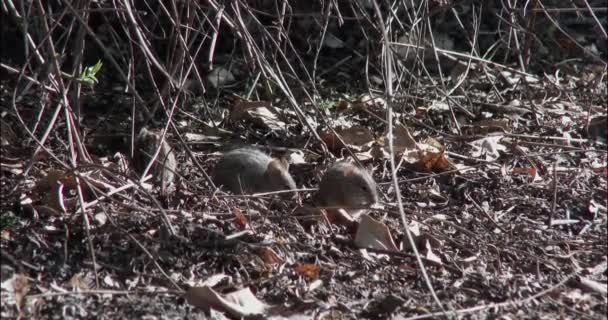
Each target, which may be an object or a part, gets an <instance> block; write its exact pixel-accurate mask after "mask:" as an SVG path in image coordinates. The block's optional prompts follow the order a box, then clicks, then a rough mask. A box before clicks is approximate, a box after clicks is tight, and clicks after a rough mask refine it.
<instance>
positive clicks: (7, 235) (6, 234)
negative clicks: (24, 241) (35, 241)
mask: <svg viewBox="0 0 608 320" xmlns="http://www.w3.org/2000/svg"><path fill="white" fill-rule="evenodd" d="M12 238H13V237H12V236H11V232H10V231H9V230H8V229H4V230H2V231H0V239H2V240H6V241H10V240H12Z"/></svg>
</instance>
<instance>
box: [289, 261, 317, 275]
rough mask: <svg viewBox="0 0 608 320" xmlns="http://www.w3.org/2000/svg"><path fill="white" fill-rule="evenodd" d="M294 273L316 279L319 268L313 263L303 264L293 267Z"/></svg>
mask: <svg viewBox="0 0 608 320" xmlns="http://www.w3.org/2000/svg"><path fill="white" fill-rule="evenodd" d="M294 270H295V272H297V273H299V274H301V275H303V276H306V277H308V278H310V279H316V278H318V277H319V273H321V267H320V266H319V265H317V264H314V263H303V264H299V265H297V266H295V267H294Z"/></svg>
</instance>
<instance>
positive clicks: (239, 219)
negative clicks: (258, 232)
mask: <svg viewBox="0 0 608 320" xmlns="http://www.w3.org/2000/svg"><path fill="white" fill-rule="evenodd" d="M232 214H233V215H234V221H233V222H234V224H235V225H236V227H237V229H239V230H244V229H246V228H247V224H248V223H249V221H247V217H245V215H244V214H243V212H242V211H241V209H239V208H234V209H232Z"/></svg>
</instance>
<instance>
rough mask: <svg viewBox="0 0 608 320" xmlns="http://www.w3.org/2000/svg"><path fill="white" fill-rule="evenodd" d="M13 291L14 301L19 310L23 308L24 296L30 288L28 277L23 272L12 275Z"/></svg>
mask: <svg viewBox="0 0 608 320" xmlns="http://www.w3.org/2000/svg"><path fill="white" fill-rule="evenodd" d="M13 290H14V291H13V292H14V294H15V302H16V303H17V306H18V307H19V310H23V306H24V305H25V297H26V296H27V293H28V292H29V290H30V286H29V284H28V279H27V277H26V276H25V275H24V274H15V275H13Z"/></svg>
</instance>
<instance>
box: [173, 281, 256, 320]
mask: <svg viewBox="0 0 608 320" xmlns="http://www.w3.org/2000/svg"><path fill="white" fill-rule="evenodd" d="M185 298H186V301H188V303H190V304H191V305H193V306H195V307H198V308H201V309H204V310H208V309H209V308H213V309H216V310H219V311H222V312H226V313H228V314H229V315H230V316H232V317H235V318H242V317H246V316H252V315H259V314H263V313H264V312H265V310H266V309H267V306H266V304H264V303H263V302H262V301H260V300H258V299H257V298H256V297H255V295H254V294H253V293H252V292H251V290H250V289H249V288H244V289H241V290H237V291H234V292H232V293H229V294H226V295H224V296H222V295H221V294H219V293H217V292H216V291H215V290H213V289H212V288H211V287H208V286H202V287H191V288H190V289H188V291H186V294H185Z"/></svg>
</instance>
